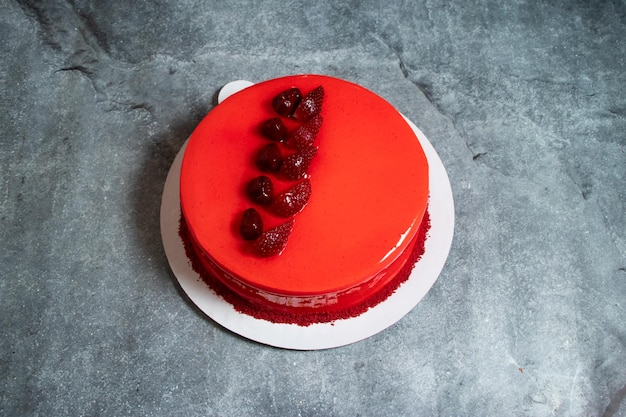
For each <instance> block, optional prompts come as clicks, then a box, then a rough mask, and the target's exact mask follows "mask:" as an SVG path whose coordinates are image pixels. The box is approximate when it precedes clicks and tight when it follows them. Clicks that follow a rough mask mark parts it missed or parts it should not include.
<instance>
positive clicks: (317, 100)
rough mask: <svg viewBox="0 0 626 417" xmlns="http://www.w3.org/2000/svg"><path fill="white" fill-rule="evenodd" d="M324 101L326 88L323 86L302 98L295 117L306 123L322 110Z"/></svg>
mask: <svg viewBox="0 0 626 417" xmlns="http://www.w3.org/2000/svg"><path fill="white" fill-rule="evenodd" d="M322 101H324V87H322V86H321V85H320V86H319V87H316V88H315V89H314V90H313V91H311V92H310V93H309V94H307V95H306V96H304V97H303V98H302V101H300V104H299V105H298V107H296V111H295V112H294V116H295V117H296V119H298V120H300V121H302V122H306V121H307V120H309V119H311V118H312V117H313V116H315V115H317V114H319V113H320V111H321V110H322Z"/></svg>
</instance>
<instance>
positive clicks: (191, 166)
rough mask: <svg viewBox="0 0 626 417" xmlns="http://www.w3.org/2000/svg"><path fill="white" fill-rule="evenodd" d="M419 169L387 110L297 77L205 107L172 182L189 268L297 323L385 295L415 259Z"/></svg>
mask: <svg viewBox="0 0 626 417" xmlns="http://www.w3.org/2000/svg"><path fill="white" fill-rule="evenodd" d="M428 183H429V181H428V162H427V159H426V156H425V155H424V152H423V150H422V148H421V146H420V144H419V141H418V140H417V138H416V136H415V133H414V132H413V130H412V129H411V127H410V126H409V125H408V123H407V122H406V121H405V120H404V118H403V117H402V115H401V114H400V113H398V111H397V110H395V109H394V108H393V107H392V106H391V105H390V104H389V103H388V102H386V101H385V100H383V99H382V98H380V97H379V96H377V95H375V94H374V93H372V92H370V91H369V90H366V89H365V88H363V87H360V86H358V85H356V84H353V83H350V82H347V81H343V80H339V79H336V78H332V77H327V76H320V75H298V76H289V77H283V78H277V79H273V80H269V81H265V82H262V83H259V84H255V85H253V86H251V87H248V88H246V89H244V90H242V91H240V92H238V93H236V94H233V95H232V96H230V97H229V98H227V99H226V100H224V101H223V102H222V103H221V104H219V105H218V106H216V107H215V108H214V109H212V110H211V111H210V112H209V114H208V115H207V116H206V117H205V118H204V119H203V120H202V121H201V122H200V124H199V125H198V127H197V128H196V129H195V131H194V132H193V134H192V135H191V137H190V139H189V142H188V143H187V147H186V149H185V154H184V157H183V162H182V167H181V176H180V200H181V210H182V218H181V236H183V239H184V241H185V245H186V248H187V253H188V256H189V258H190V259H191V261H192V265H193V267H194V269H195V270H196V271H198V272H199V274H200V276H201V277H202V279H203V280H204V281H206V282H207V284H208V285H209V286H210V287H211V288H212V289H213V290H215V291H216V292H217V293H218V294H219V295H221V296H222V297H223V298H224V299H225V300H227V301H228V302H230V303H232V304H233V305H234V306H235V308H236V309H238V310H239V311H242V312H244V313H246V314H250V315H253V316H255V317H259V318H263V319H267V320H271V321H276V322H286V323H296V324H300V325H308V324H311V323H316V322H329V321H333V320H335V319H339V318H347V317H351V316H354V315H357V314H360V313H362V312H363V311H365V310H367V309H368V308H369V307H370V306H372V305H375V304H376V303H378V302H380V301H382V300H384V299H385V298H386V297H388V296H389V295H390V294H391V293H392V292H393V291H394V290H395V289H396V288H397V287H398V285H400V284H401V283H402V282H403V281H404V280H406V279H407V278H408V276H409V273H410V271H411V269H412V267H413V265H414V263H415V262H416V261H417V260H418V259H419V257H420V256H421V254H422V253H423V250H424V240H425V238H426V233H427V230H428V212H427V205H428V195H429V192H428Z"/></svg>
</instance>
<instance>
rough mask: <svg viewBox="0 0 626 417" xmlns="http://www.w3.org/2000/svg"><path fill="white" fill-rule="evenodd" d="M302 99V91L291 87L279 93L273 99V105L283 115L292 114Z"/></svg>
mask: <svg viewBox="0 0 626 417" xmlns="http://www.w3.org/2000/svg"><path fill="white" fill-rule="evenodd" d="M300 100H302V93H301V92H300V90H299V89H297V88H290V89H288V90H285V91H283V92H282V93H280V94H278V95H277V96H276V97H274V99H273V100H272V107H273V108H274V111H276V113H278V114H280V115H281V116H285V117H288V116H291V115H292V114H293V112H294V110H295V109H296V107H298V104H300Z"/></svg>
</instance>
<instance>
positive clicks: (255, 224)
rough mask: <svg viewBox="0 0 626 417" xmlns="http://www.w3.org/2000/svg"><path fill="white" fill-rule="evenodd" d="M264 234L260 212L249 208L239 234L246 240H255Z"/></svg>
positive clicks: (240, 225) (243, 217) (243, 218)
mask: <svg viewBox="0 0 626 417" xmlns="http://www.w3.org/2000/svg"><path fill="white" fill-rule="evenodd" d="M262 232H263V221H262V220H261V215H260V214H259V212H258V211H256V210H255V209H253V208H249V209H247V210H246V211H244V212H243V216H242V217H241V223H240V224H239V233H240V234H241V237H243V238H244V239H245V240H254V239H256V238H258V237H259V236H261V233H262Z"/></svg>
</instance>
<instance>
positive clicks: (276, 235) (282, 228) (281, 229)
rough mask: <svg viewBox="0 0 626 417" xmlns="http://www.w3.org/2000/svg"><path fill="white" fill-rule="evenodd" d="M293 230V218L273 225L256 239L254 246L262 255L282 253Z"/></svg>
mask: <svg viewBox="0 0 626 417" xmlns="http://www.w3.org/2000/svg"><path fill="white" fill-rule="evenodd" d="M292 230H293V219H291V220H289V221H286V222H285V223H283V224H281V225H278V226H276V227H273V228H271V229H269V230H267V231H265V232H263V233H262V234H261V236H260V237H259V238H258V239H257V240H255V241H254V243H253V247H254V250H255V251H256V253H257V254H258V255H260V256H264V257H267V256H273V255H280V254H281V253H282V251H283V250H285V247H286V246H287V239H289V235H290V234H291V231H292Z"/></svg>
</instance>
